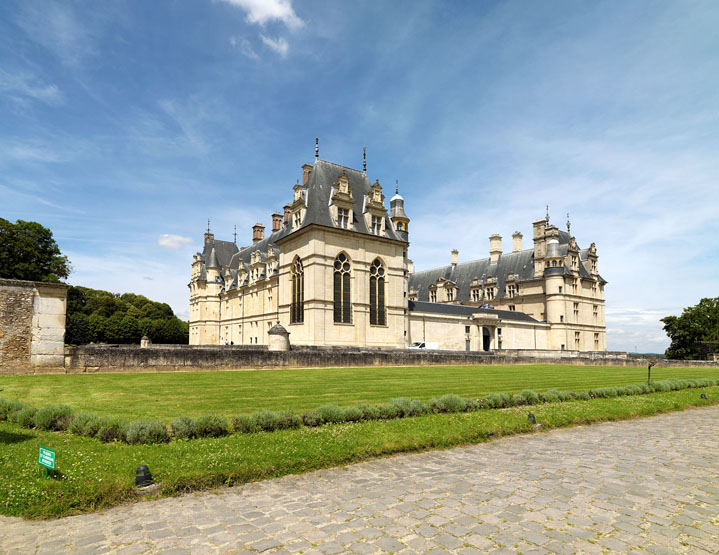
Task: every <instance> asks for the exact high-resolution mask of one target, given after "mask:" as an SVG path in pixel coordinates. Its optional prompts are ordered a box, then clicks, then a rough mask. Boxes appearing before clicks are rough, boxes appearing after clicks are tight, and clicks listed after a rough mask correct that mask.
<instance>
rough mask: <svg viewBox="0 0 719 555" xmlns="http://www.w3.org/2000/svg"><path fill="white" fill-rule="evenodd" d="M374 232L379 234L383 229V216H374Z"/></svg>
mask: <svg viewBox="0 0 719 555" xmlns="http://www.w3.org/2000/svg"><path fill="white" fill-rule="evenodd" d="M371 231H372V233H373V234H374V235H379V234H380V232H381V231H382V218H380V217H379V216H372V230H371Z"/></svg>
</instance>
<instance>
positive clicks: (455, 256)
mask: <svg viewBox="0 0 719 555" xmlns="http://www.w3.org/2000/svg"><path fill="white" fill-rule="evenodd" d="M457 262H459V251H458V250H457V249H452V269H453V270H454V268H455V267H456V266H457Z"/></svg>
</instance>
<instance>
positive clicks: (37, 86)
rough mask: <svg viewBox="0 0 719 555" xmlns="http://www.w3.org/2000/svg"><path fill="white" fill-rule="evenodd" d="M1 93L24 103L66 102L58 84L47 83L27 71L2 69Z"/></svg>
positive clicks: (54, 104)
mask: <svg viewBox="0 0 719 555" xmlns="http://www.w3.org/2000/svg"><path fill="white" fill-rule="evenodd" d="M0 93H2V94H4V95H5V96H7V97H9V98H11V99H12V100H14V101H16V102H22V103H25V102H27V101H28V100H35V101H39V102H43V103H45V104H48V105H50V106H60V105H61V104H63V103H64V102H65V98H64V96H63V94H62V92H61V91H60V89H59V88H58V87H57V85H54V84H48V83H45V82H44V81H42V80H41V79H39V78H37V77H36V76H34V75H32V74H30V73H25V72H20V73H9V72H7V71H5V70H3V69H0Z"/></svg>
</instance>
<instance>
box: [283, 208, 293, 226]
mask: <svg viewBox="0 0 719 555" xmlns="http://www.w3.org/2000/svg"><path fill="white" fill-rule="evenodd" d="M283 210H284V211H285V220H284V224H285V225H287V224H289V223H290V214H291V213H292V207H291V206H290V205H289V204H285V206H284V207H283Z"/></svg>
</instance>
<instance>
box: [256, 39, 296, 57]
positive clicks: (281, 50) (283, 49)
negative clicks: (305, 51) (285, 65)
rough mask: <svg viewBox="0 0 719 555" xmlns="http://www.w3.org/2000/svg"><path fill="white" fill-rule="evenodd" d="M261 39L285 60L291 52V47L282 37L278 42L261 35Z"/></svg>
mask: <svg viewBox="0 0 719 555" xmlns="http://www.w3.org/2000/svg"><path fill="white" fill-rule="evenodd" d="M260 37H261V38H262V42H264V43H265V44H266V45H267V46H269V47H270V48H271V49H272V50H274V51H275V52H277V53H278V54H279V55H280V56H282V57H283V58H284V57H285V56H287V52H288V51H289V45H288V44H287V41H286V40H285V39H284V38H282V37H280V38H278V39H277V40H274V39H271V38H270V37H266V36H265V35H260Z"/></svg>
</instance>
